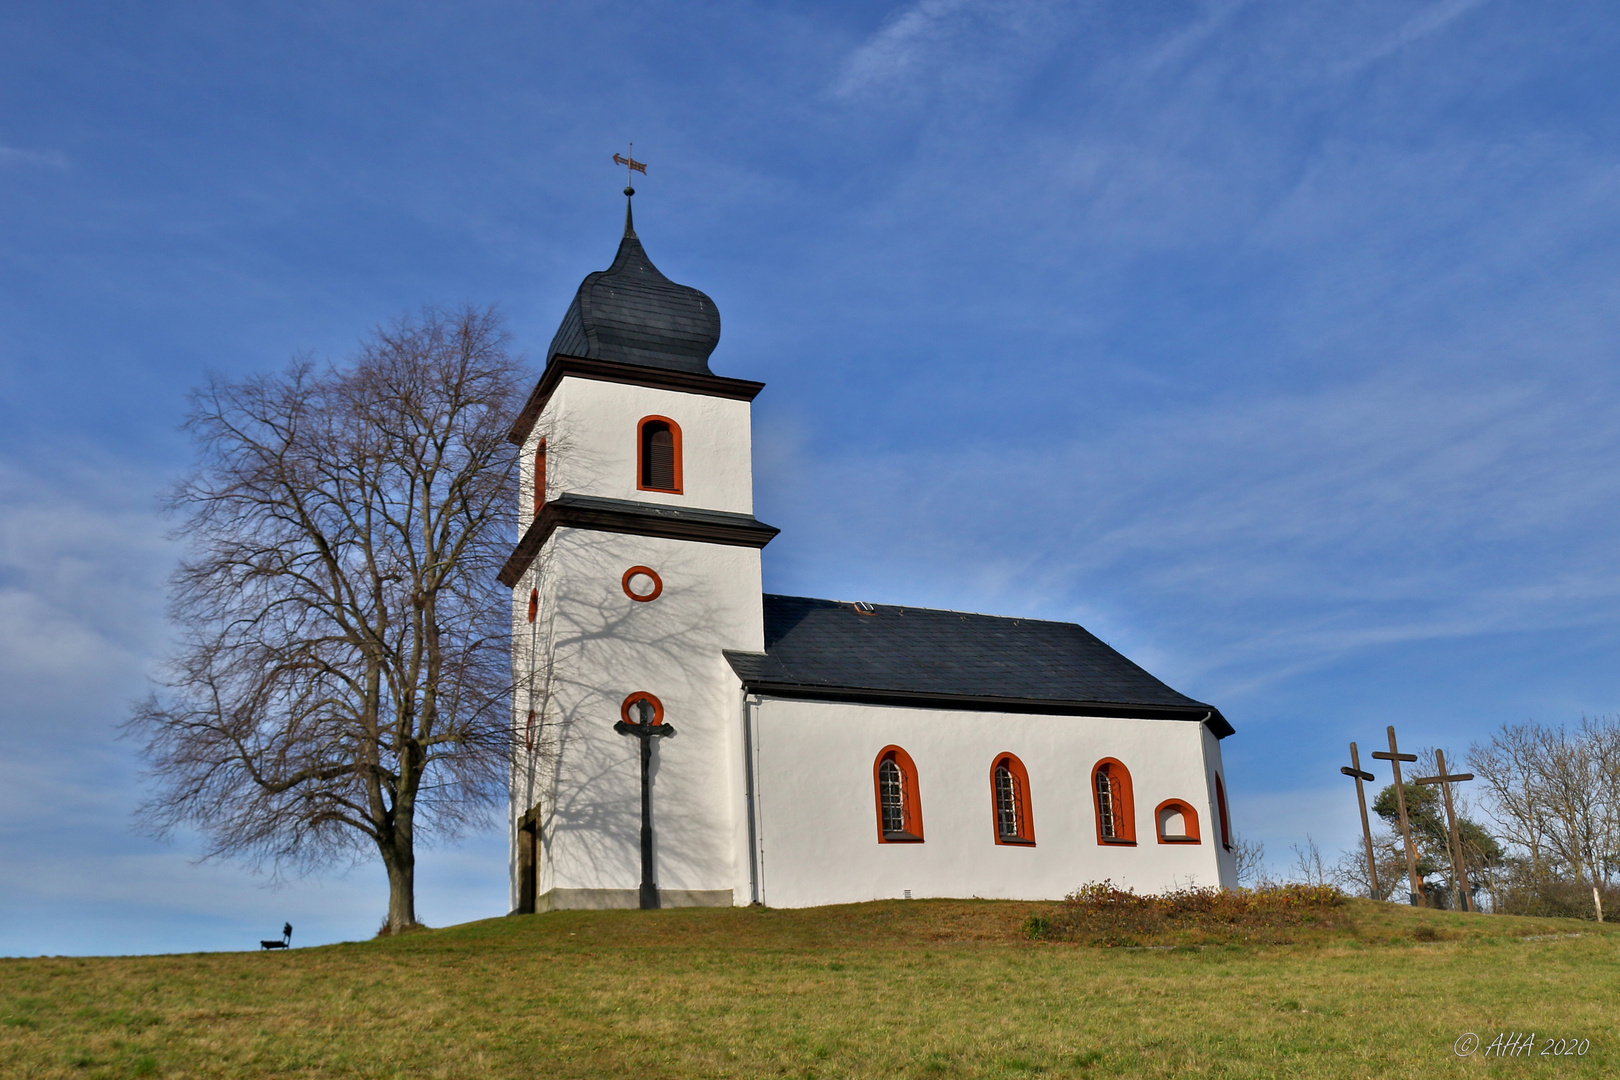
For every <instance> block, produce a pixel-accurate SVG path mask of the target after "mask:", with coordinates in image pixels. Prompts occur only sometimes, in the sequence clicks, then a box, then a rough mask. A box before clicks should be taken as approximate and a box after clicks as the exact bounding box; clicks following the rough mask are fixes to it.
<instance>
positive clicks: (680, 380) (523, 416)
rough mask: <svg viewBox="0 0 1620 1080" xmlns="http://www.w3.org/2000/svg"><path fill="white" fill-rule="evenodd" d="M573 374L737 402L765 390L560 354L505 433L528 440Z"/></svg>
mask: <svg viewBox="0 0 1620 1080" xmlns="http://www.w3.org/2000/svg"><path fill="white" fill-rule="evenodd" d="M570 375H572V376H574V377H575V378H580V379H594V380H596V381H597V382H616V383H628V384H629V385H632V386H652V387H657V388H658V389H660V390H681V391H684V392H685V393H688V394H703V395H705V396H707V397H721V398H732V399H733V400H736V401H753V400H754V398H756V397H758V396H759V392H760V391H761V390H763V389H765V384H764V383H762V382H753V381H751V380H749V379H728V378H726V377H725V376H723V375H704V374H701V373H699V372H695V371H675V370H672V369H670V368H656V367H648V366H647V365H645V364H627V363H624V362H623V361H619V360H592V359H590V358H588V357H584V356H566V355H564V354H563V353H558V354H556V355H555V356H553V357H552V358H551V361H550V362H549V363H548V364H546V370H545V371H543V372H541V373H540V381H539V382H537V383H535V385H534V390H533V391H532V392H531V393H530V394H529V400H528V401H526V402H524V404H523V409H522V411H521V412H519V413H518V416H517V419H516V420H515V421H513V422H512V429H511V430H510V431H509V432H507V435H506V438H507V440H508V441H510V442H512V443H514V444H516V445H518V446H522V445H523V444H524V443H525V442H527V441H528V439H529V433H530V432H531V431H533V430H534V424H535V421H536V420H539V419H540V413H541V411H542V410H543V409H545V407H546V402H547V401H548V400H550V398H551V394H552V391H554V390H556V389H557V384H558V383H560V382H562V380H563V379H564V378H565V377H567V376H570Z"/></svg>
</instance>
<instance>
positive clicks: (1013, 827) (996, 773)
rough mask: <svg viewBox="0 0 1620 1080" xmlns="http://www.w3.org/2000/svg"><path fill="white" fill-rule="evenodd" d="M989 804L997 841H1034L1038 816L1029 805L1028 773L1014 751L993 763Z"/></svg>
mask: <svg viewBox="0 0 1620 1080" xmlns="http://www.w3.org/2000/svg"><path fill="white" fill-rule="evenodd" d="M990 805H991V813H992V814H993V815H994V817H995V823H996V843H998V844H1022V845H1024V846H1026V847H1033V846H1034V844H1035V818H1034V815H1033V814H1032V813H1031V812H1030V808H1029V773H1028V772H1026V771H1025V770H1024V763H1023V762H1022V761H1019V760H1018V758H1017V757H1016V756H1014V755H1012V754H1002V755H1000V756H999V757H997V758H996V759H995V761H994V762H992V763H991V765H990Z"/></svg>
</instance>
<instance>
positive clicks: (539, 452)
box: [534, 439, 546, 514]
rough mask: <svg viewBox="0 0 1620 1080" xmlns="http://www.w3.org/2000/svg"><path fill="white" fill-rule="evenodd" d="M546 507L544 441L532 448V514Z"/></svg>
mask: <svg viewBox="0 0 1620 1080" xmlns="http://www.w3.org/2000/svg"><path fill="white" fill-rule="evenodd" d="M545 505H546V440H544V439H541V440H540V445H539V446H537V447H535V448H534V512H535V513H536V514H538V513H540V508H541V507H543V506H545Z"/></svg>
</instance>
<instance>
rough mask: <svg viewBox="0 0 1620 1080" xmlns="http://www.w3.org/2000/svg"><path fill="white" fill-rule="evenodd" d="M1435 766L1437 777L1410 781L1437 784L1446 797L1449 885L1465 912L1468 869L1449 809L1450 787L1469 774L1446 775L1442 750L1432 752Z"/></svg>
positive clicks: (1455, 821)
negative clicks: (1453, 889)
mask: <svg viewBox="0 0 1620 1080" xmlns="http://www.w3.org/2000/svg"><path fill="white" fill-rule="evenodd" d="M1434 760H1435V764H1437V765H1439V766H1440V775H1439V776H1420V777H1417V778H1416V779H1414V780H1413V781H1412V783H1414V784H1439V785H1440V793H1441V794H1442V795H1444V796H1445V797H1446V829H1447V831H1448V832H1450V833H1451V883H1452V885H1453V886H1454V887H1455V888H1456V890H1457V910H1458V911H1467V910H1468V909H1469V908H1468V894H1469V892H1470V890H1469V888H1468V867H1467V866H1466V865H1465V863H1464V862H1463V850H1462V838H1461V837H1460V836H1459V834H1458V832H1457V815H1456V813H1455V812H1454V811H1453V810H1452V809H1451V785H1452V784H1459V783H1461V782H1462V781H1464V780H1472V779H1473V778H1474V774H1473V773H1471V772H1465V773H1454V774H1453V775H1450V776H1447V775H1446V754H1445V751H1443V750H1436V751H1435V752H1434Z"/></svg>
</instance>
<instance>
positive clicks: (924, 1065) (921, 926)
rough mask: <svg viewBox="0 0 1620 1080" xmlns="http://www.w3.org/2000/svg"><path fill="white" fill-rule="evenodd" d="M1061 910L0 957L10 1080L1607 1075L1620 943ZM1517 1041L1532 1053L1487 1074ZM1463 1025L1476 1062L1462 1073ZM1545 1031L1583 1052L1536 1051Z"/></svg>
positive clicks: (603, 923)
mask: <svg viewBox="0 0 1620 1080" xmlns="http://www.w3.org/2000/svg"><path fill="white" fill-rule="evenodd" d="M1049 909H1050V905H1036V904H1019V903H1005V902H991V901H942V900H941V901H898V902H880V903H874V904H861V905H854V906H849V907H835V908H821V909H813V910H806V911H773V910H747V909H707V910H694V909H687V910H674V911H662V912H646V913H643V912H629V911H625V912H555V913H551V914H546V915H530V916H521V917H512V918H504V919H491V920H487V921H484V922H478V923H470V924H467V925H465V926H458V927H453V928H450V929H445V930H434V931H424V932H422V933H418V934H412V935H408V936H405V937H402V938H394V939H388V940H381V941H375V942H363V943H355V944H347V945H332V946H326V947H322V948H311V949H294V950H291V951H288V952H285V953H256V952H255V953H204V954H195V955H186V956H150V957H108V958H64V959H43V958H42V959H37V960H0V1074H3V1075H4V1076H7V1077H12V1076H26V1077H124V1076H165V1077H203V1076H207V1077H276V1078H286V1077H326V1076H337V1077H351V1076H352V1077H413V1078H415V1077H454V1078H482V1077H523V1078H551V1077H558V1078H571V1077H621V1076H623V1077H647V1078H670V1080H677V1078H687V1077H756V1076H757V1077H775V1076H783V1077H885V1078H887V1077H1030V1076H1046V1077H1097V1076H1120V1075H1124V1076H1155V1077H1157V1076H1222V1077H1228V1076H1229V1077H1276V1076H1297V1077H1338V1076H1344V1077H1423V1078H1425V1080H1428V1078H1433V1077H1437V1076H1452V1075H1467V1076H1498V1075H1500V1076H1520V1075H1531V1074H1534V1075H1537V1076H1548V1077H1551V1076H1559V1077H1564V1076H1569V1077H1598V1076H1605V1077H1607V1076H1615V1075H1620V1053H1617V1046H1620V1031H1617V1025H1620V929H1617V930H1611V929H1610V928H1609V927H1607V926H1598V925H1596V924H1593V923H1579V922H1572V921H1563V920H1542V919H1516V918H1505V917H1493V916H1482V915H1461V914H1452V913H1447V912H1428V911H1413V910H1410V909H1407V908H1401V907H1394V906H1390V905H1381V904H1372V903H1370V902H1366V901H1356V902H1353V904H1352V905H1351V907H1350V908H1349V911H1348V915H1349V918H1348V920H1346V924H1345V925H1342V926H1339V927H1332V928H1307V929H1302V930H1300V931H1299V932H1298V933H1297V934H1295V935H1293V936H1291V937H1290V938H1289V939H1288V940H1289V943H1287V944H1266V945H1259V944H1247V943H1231V944H1224V945H1214V946H1207V947H1203V948H1190V947H1187V946H1182V947H1180V948H1178V949H1168V948H1139V949H1125V948H1097V947H1091V946H1081V945H1073V944H1060V943H1051V942H1036V941H1028V940H1026V939H1024V938H1023V936H1022V935H1021V934H1020V933H1019V929H1020V927H1021V926H1022V925H1023V924H1024V921H1025V920H1026V919H1027V918H1028V917H1029V916H1030V915H1031V914H1038V913H1040V912H1042V911H1044V910H1049ZM1531 1031H1534V1032H1535V1033H1536V1035H1537V1042H1536V1044H1535V1046H1534V1050H1535V1051H1536V1053H1535V1054H1533V1055H1527V1054H1524V1053H1522V1052H1521V1054H1520V1056H1517V1057H1514V1058H1509V1059H1505V1060H1497V1059H1494V1058H1486V1057H1484V1056H1483V1051H1484V1048H1485V1047H1486V1046H1487V1045H1488V1044H1489V1043H1490V1042H1491V1040H1492V1039H1493V1038H1494V1036H1495V1034H1496V1033H1498V1032H1505V1033H1512V1032H1521V1033H1525V1034H1528V1033H1529V1032H1531ZM1464 1032H1474V1033H1476V1034H1477V1035H1478V1036H1479V1037H1480V1039H1481V1043H1480V1046H1481V1049H1480V1050H1479V1051H1476V1052H1475V1053H1474V1054H1473V1055H1471V1056H1469V1057H1466V1058H1459V1057H1457V1056H1456V1055H1455V1054H1454V1052H1453V1045H1454V1043H1455V1041H1456V1040H1457V1038H1458V1037H1459V1036H1460V1035H1461V1034H1462V1033H1464ZM1557 1037H1564V1038H1575V1039H1577V1040H1579V1039H1586V1040H1589V1042H1588V1048H1587V1050H1586V1053H1585V1055H1584V1056H1563V1057H1553V1056H1542V1055H1541V1054H1540V1051H1541V1049H1542V1043H1543V1042H1544V1041H1545V1040H1547V1039H1549V1038H1557ZM1555 1048H1556V1047H1555Z"/></svg>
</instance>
